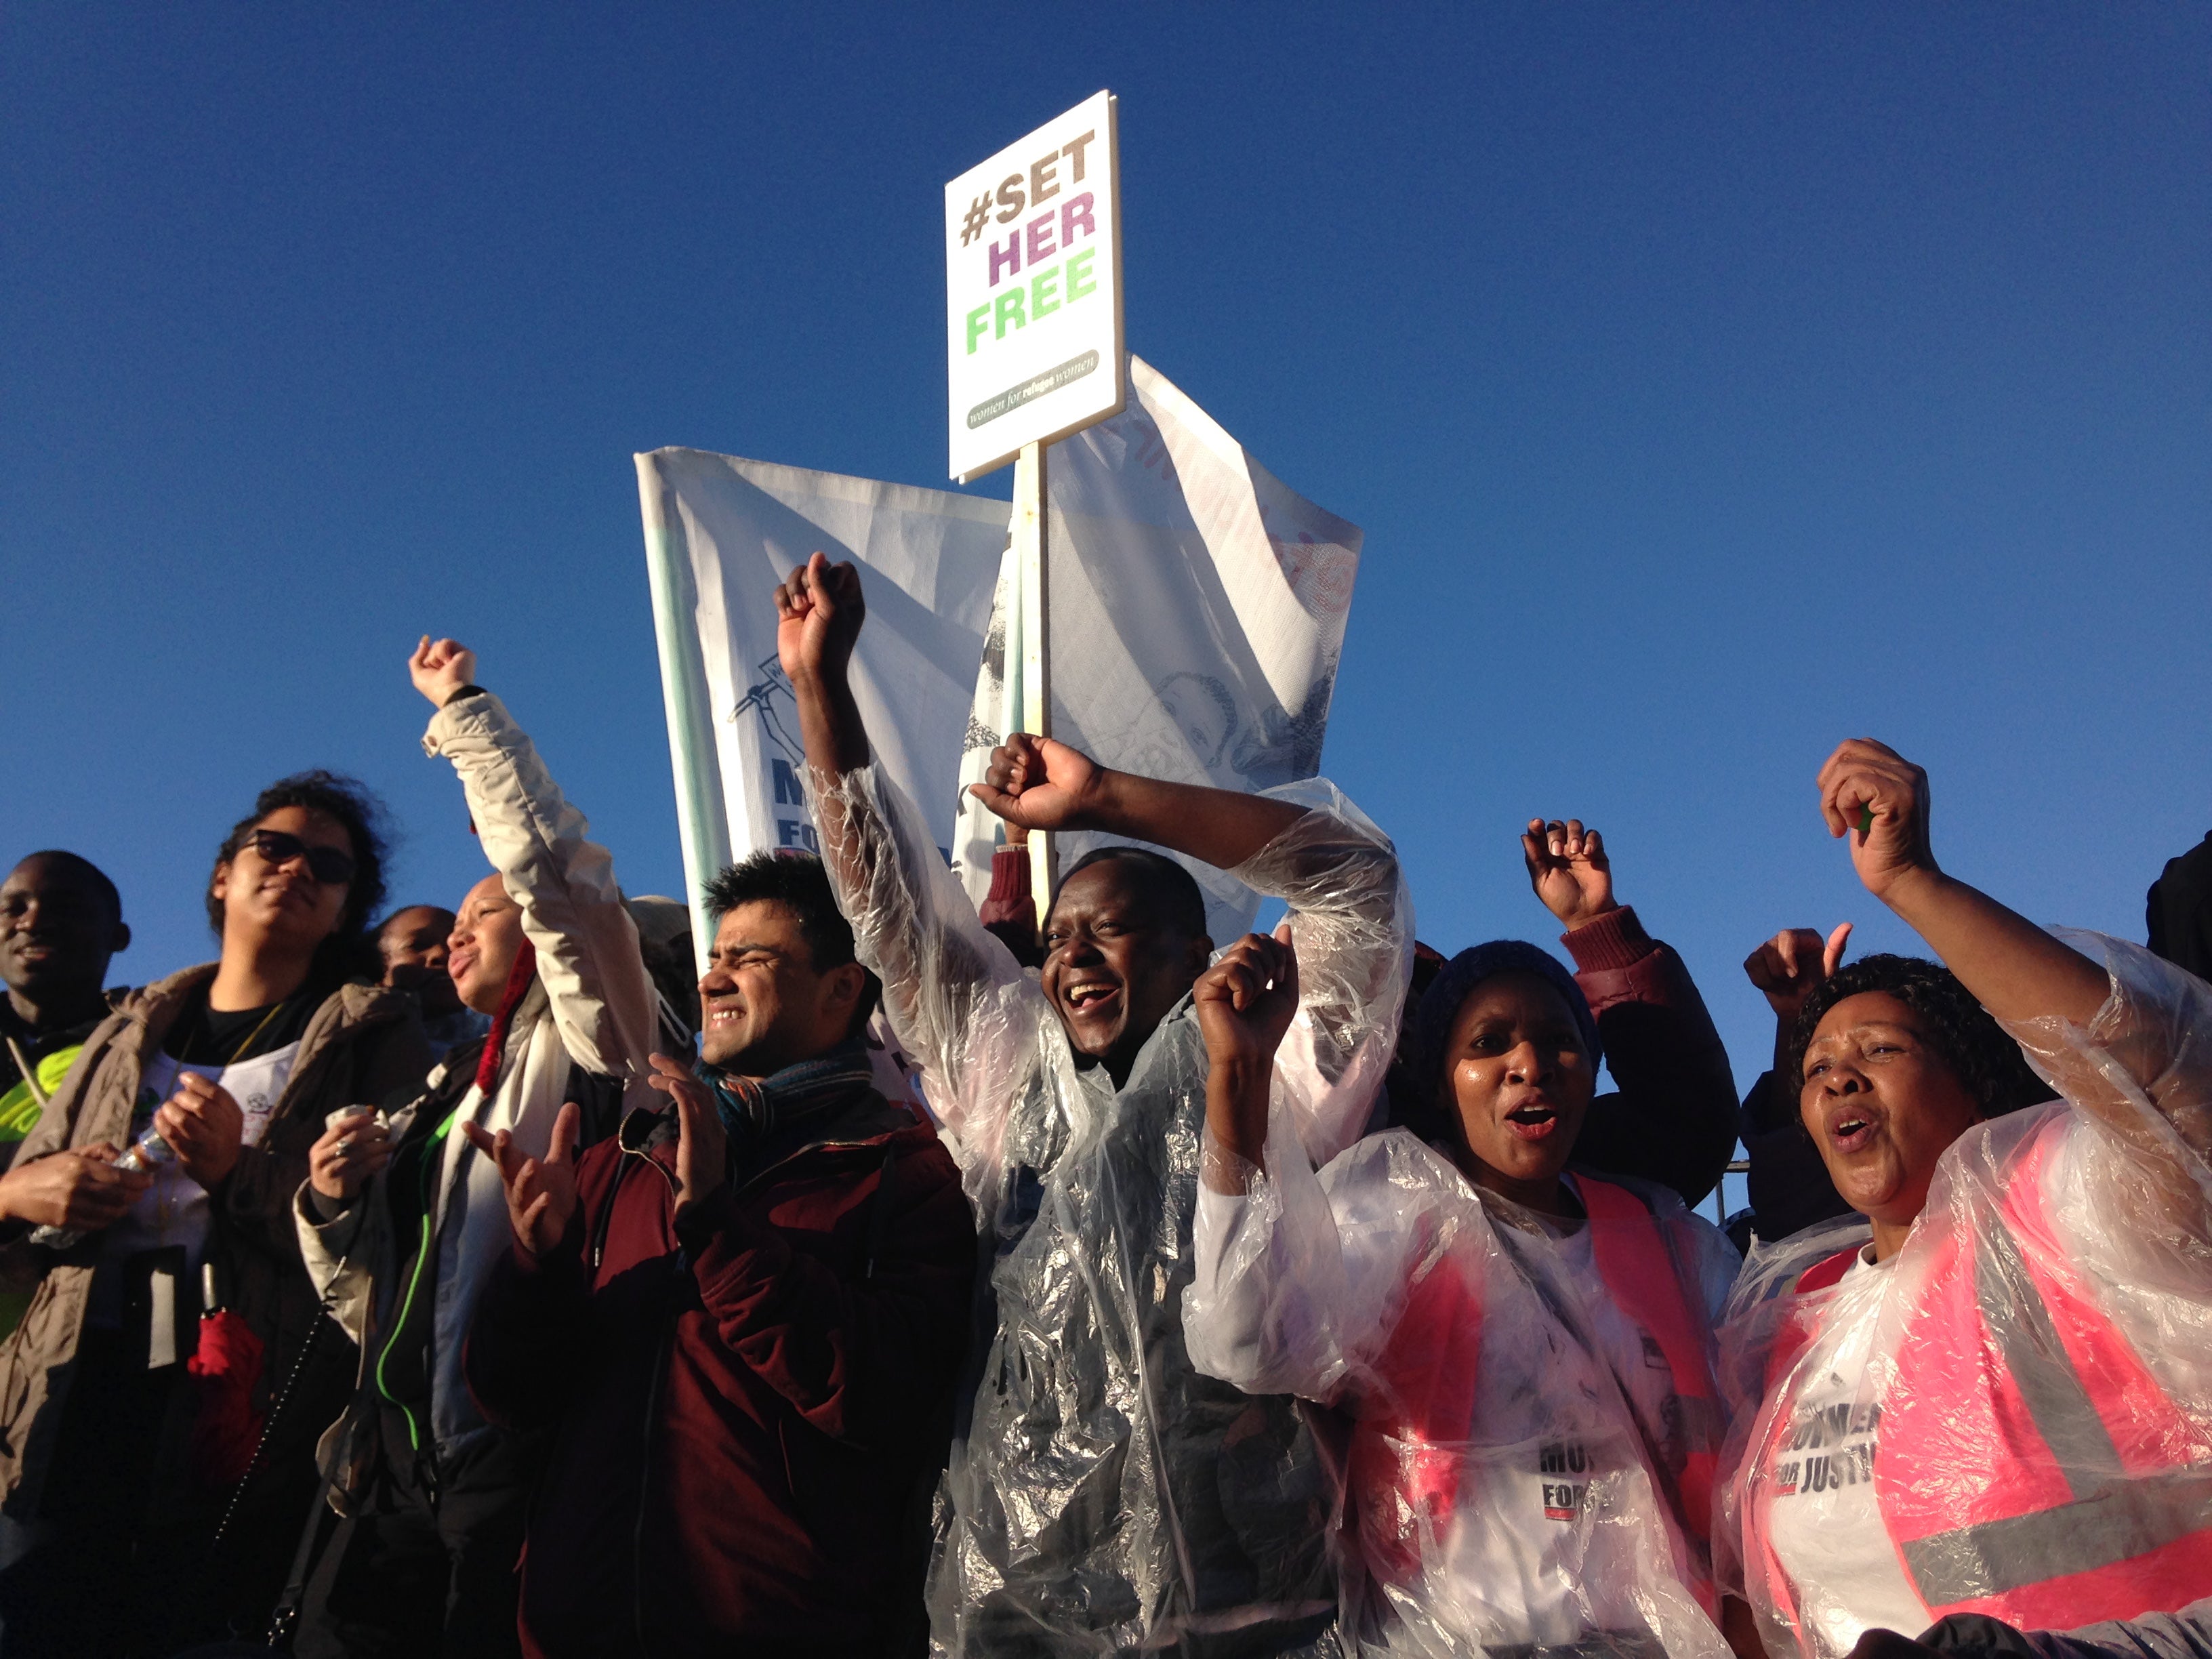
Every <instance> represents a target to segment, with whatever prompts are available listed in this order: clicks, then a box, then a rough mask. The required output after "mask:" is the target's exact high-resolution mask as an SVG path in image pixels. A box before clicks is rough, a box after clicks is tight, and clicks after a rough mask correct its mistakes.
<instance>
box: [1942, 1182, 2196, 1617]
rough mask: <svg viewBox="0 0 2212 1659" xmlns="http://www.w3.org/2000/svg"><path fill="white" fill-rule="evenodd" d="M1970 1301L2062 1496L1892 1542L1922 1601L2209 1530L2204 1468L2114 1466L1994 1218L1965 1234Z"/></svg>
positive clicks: (2100, 1424) (2013, 1584)
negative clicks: (2024, 1510)
mask: <svg viewBox="0 0 2212 1659" xmlns="http://www.w3.org/2000/svg"><path fill="white" fill-rule="evenodd" d="M1974 1300H1975V1303H1976V1304H1977V1306H1978V1311H1979V1313H1980V1315H1981V1322H1982V1327H1983V1328H1984V1330H1986V1331H1988V1332H1989V1333H1990V1339H1991V1340H1993V1341H1995V1343H1996V1346H1997V1352H1999V1353H2000V1354H2001V1355H2002V1356H2003V1358H2004V1363H2005V1370H2006V1371H2007V1372H2008V1374H2009V1375H2010V1376H2011V1378H2012V1382H2013V1386H2014V1387H2015V1388H2016V1389H2019V1390H2020V1396H2021V1401H2022V1402H2023V1403H2024V1404H2025V1405H2026V1406H2027V1411H2028V1415H2029V1416H2030V1418H2032V1419H2033V1421H2034V1424H2035V1430H2036V1433H2037V1434H2038V1435H2039V1436H2040V1437H2041V1438H2042V1440H2043V1443H2044V1444H2045V1447H2047V1448H2048V1449H2049V1450H2050V1453H2051V1461H2052V1462H2053V1463H2055V1464H2056V1465H2057V1468H2058V1469H2059V1470H2060V1472H2061V1473H2062V1474H2064V1476H2065V1478H2066V1484H2067V1486H2068V1487H2069V1490H2070V1491H2071V1492H2073V1494H2074V1499H2073V1501H2072V1502H2071V1503H2067V1504H2057V1505H2054V1506H2053V1507H2051V1508H2050V1509H2046V1510H2035V1511H2033V1512H2031V1513H2029V1514H2027V1515H2015V1516H2007V1517H2005V1518H2004V1519H2002V1520H2000V1521H1984V1522H1980V1523H1978V1525H1973V1526H1966V1527H1958V1528H1953V1529H1952V1530H1951V1531H1948V1532H1940V1533H1935V1534H1930V1535H1929V1536H1928V1537H1926V1538H1917V1539H1912V1540H1911V1541H1904V1542H1901V1543H1900V1544H1899V1553H1902V1554H1903V1556H1904V1558H1905V1568H1906V1571H1909V1572H1911V1575H1912V1579H1913V1583H1914V1584H1915V1585H1916V1587H1917V1589H1918V1590H1919V1592H1920V1599H1921V1600H1922V1601H1925V1602H1926V1603H1927V1604H1928V1605H1929V1607H1950V1606H1954V1605H1956V1604H1957V1603H1959V1602H1961V1601H1974V1600H1976V1599H1978V1598H1980V1597H1982V1596H1987V1595H2002V1594H2003V1593H2004V1592H2006V1591H2008V1590H2014V1589H2020V1588H2021V1586H2022V1585H2025V1584H2035V1583H2042V1582H2043V1581H2044V1580H2045V1579H2046V1578H2057V1577H2063V1576H2064V1575H2066V1574H2068V1573H2072V1572H2088V1571H2093V1570H2094V1569H2096V1568H2098V1567H2108V1566H2111V1565H2112V1564H2113V1563H2114V1562H2117V1561H2126V1560H2130V1559H2133V1558H2134V1557H2136V1556H2138V1555H2147V1554H2148V1553H2150V1552H2151V1551H2153V1550H2155V1549H2159V1548H2162V1547H2164V1546H2166V1545H2167V1544H2171V1543H2172V1542H2173V1541H2175V1540H2177V1539H2180V1538H2185V1537H2187V1536H2188V1535H2189V1534H2191V1533H2193V1532H2199V1531H2203V1530H2205V1529H2206V1528H2212V1470H2205V1469H2201V1468H2199V1469H2177V1470H2172V1471H2170V1472H2168V1473H2166V1474H2159V1475H2151V1476H2146V1477H2143V1478H2141V1479H2130V1477H2129V1476H2128V1475H2127V1474H2125V1473H2124V1471H2123V1470H2122V1468H2121V1467H2120V1455H2119V1449H2118V1447H2116V1446H2114V1445H2113V1443H2112V1434H2111V1431H2109V1430H2107V1429H2106V1426H2105V1419H2103V1417H2102V1416H2100V1414H2099V1413H2098V1411H2097V1407H2096V1403H2095V1402H2094V1401H2092V1400H2091V1399H2090V1397H2089V1391H2088V1390H2087V1389H2086V1388H2084V1387H2083V1386H2082V1383H2081V1375H2080V1373H2079V1372H2077V1371H2076V1370H2075V1367H2074V1362H2073V1358H2072V1357H2071V1356H2070V1355H2069V1354H2068V1353H2067V1352H2066V1346H2065V1344H2064V1343H2063V1342H2062V1341H2060V1340H2059V1337H2058V1328H2057V1325H2056V1324H2054V1323H2053V1322H2052V1320H2051V1310H2050V1308H2049V1307H2048V1305H2046V1304H2045V1302H2044V1299H2043V1295H2042V1292H2041V1291H2039V1290H2038V1289H2037V1287H2036V1283H2035V1279H2034V1278H2033V1275H2032V1274H2031V1273H2029V1272H2028V1268H2027V1261H2025V1260H2024V1259H2023V1258H2022V1256H2021V1251H2020V1245H2019V1243H2018V1241H2017V1240H2015V1238H2014V1237H2013V1236H2012V1234H2011V1232H2010V1231H2009V1230H2008V1229H2007V1228H2006V1227H2005V1226H2004V1225H2003V1223H2002V1221H1996V1222H1995V1224H1994V1225H1991V1226H1990V1228H1988V1229H1987V1230H1985V1231H1980V1232H1978V1234H1977V1236H1976V1238H1975V1242H1974Z"/></svg>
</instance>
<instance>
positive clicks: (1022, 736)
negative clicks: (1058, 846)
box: [968, 732, 1106, 829]
mask: <svg viewBox="0 0 2212 1659" xmlns="http://www.w3.org/2000/svg"><path fill="white" fill-rule="evenodd" d="M1105 775H1106V769H1105V768H1103V766H1100V765H1099V764H1098V763H1097V762H1096V761H1094V760H1092V759H1091V757H1090V756H1088V755H1086V754H1085V753H1084V752H1083V751H1082V750H1079V749H1071V748H1069V747H1068V746H1067V745H1066V744H1064V743H1055V742H1054V741H1053V740H1052V739H1051V738H1040V737H1036V736H1033V735H1031V734H1030V732H1012V733H1010V734H1009V735H1008V736H1007V738H1006V742H1004V743H1002V744H1000V745H999V746H998V747H997V748H996V749H994V750H992V751H991V764H990V766H989V767H988V768H987V769H986V770H985V772H984V774H983V781H982V782H981V783H971V784H969V786H968V787H969V791H970V792H971V793H973V794H974V795H975V799H978V800H980V801H981V802H982V803H983V805H986V806H987V807H989V808H990V809H991V811H994V812H995V813H997V814H998V815H999V816H1000V817H1002V818H1004V819H1005V820H1006V822H1007V823H1012V824H1016V825H1018V826H1019V827H1021V828H1022V829H1091V828H1093V827H1094V826H1093V824H1092V822H1091V810H1092V808H1093V806H1094V805H1096V803H1097V795H1098V792H1099V789H1100V787H1101V785H1102V783H1103V780H1104V777H1105Z"/></svg>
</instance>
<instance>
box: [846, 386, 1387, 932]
mask: <svg viewBox="0 0 2212 1659" xmlns="http://www.w3.org/2000/svg"><path fill="white" fill-rule="evenodd" d="M1045 477H1046V495H1047V499H1048V507H1049V509H1050V511H1049V518H1048V525H1047V538H1048V539H1047V561H1048V562H1047V567H1046V568H1047V580H1046V584H1045V586H1046V595H1047V601H1048V605H1049V607H1050V616H1049V620H1048V624H1047V633H1048V636H1049V641H1048V642H1049V647H1050V662H1051V685H1052V734H1053V736H1054V737H1055V738H1059V739H1060V741H1062V742H1064V743H1068V744H1073V745H1074V746H1075V747H1076V748H1078V749H1080V750H1083V751H1084V752H1085V754H1087V755H1090V756H1091V757H1093V758H1094V759H1096V760H1097V761H1099V762H1100V763H1103V764H1104V765H1107V766H1110V767H1114V768H1115V769H1118V770H1123V771H1129V772H1138V773H1142V774H1143V775H1146V776H1147V777H1155V778H1165V779H1169V780H1171V781H1176V782H1179V783H1206V784H1213V785H1215V786H1217V787H1221V788H1224V789H1242V790H1253V789H1264V788H1267V787H1270V786H1272V785H1274V784H1279V783H1288V782H1290V781H1292V780H1293V779H1297V778H1310V777H1311V776H1313V775H1314V774H1315V773H1316V771H1317V770H1318V769H1319V768H1320V764H1321V748H1322V733H1323V732H1324V731H1325V730H1326V729H1327V726H1328V706H1329V698H1330V696H1331V695H1332V693H1333V692H1334V690H1335V685H1336V668H1337V661H1338V659H1339V657H1340V654H1341V653H1342V651H1343V648H1344V627H1345V623H1346V619H1347V618H1348V617H1349V616H1350V615H1351V611H1352V581H1353V579H1354V578H1355V577H1356V576H1357V575H1358V570H1359V548H1360V541H1361V532H1360V531H1359V530H1358V527H1357V526H1353V525H1350V524H1347V523H1346V522H1345V521H1344V520H1341V519H1340V518H1338V517H1336V516H1335V515H1334V514H1333V513H1328V512H1325V511H1323V510H1322V508H1320V507H1316V506H1315V505H1314V504H1313V503H1312V502H1311V501H1307V500H1306V499H1305V498H1304V496H1302V495H1298V494H1297V493H1296V492H1295V491H1294V490H1292V489H1290V488H1289V487H1288V486H1286V485H1285V484H1284V483H1282V482H1281V480H1279V479H1278V478H1277V477H1275V475H1274V474H1273V473H1272V472H1270V471H1267V468H1266V467H1264V466H1262V465H1260V463H1259V462H1257V461H1255V460H1254V459H1252V458H1251V456H1249V454H1247V453H1245V451H1244V448H1243V445H1241V444H1239V443H1238V442H1237V441H1236V440H1235V439H1234V438H1232V437H1231V436H1230V435H1229V434H1228V433H1227V432H1225V431H1224V430H1223V429H1222V428H1221V426H1220V425H1219V423H1218V422H1216V421H1215V420H1214V419H1213V418H1212V416H1209V415H1208V414H1206V411H1205V410H1202V409H1200V408H1199V406H1198V405H1197V404H1194V403H1193V402H1192V401H1191V400H1190V399H1189V398H1187V397H1185V396H1184V395H1183V393H1182V392H1180V391H1178V390H1177V389H1176V387H1175V386H1173V385H1172V384H1171V383H1170V381H1169V380H1167V379H1166V377H1165V376H1164V375H1162V374H1159V372H1158V370H1156V369H1154V368H1152V367H1151V366H1150V365H1148V364H1146V363H1145V362H1142V361H1141V360H1139V359H1138V358H1135V357H1132V358H1131V359H1130V360H1129V404H1128V407H1127V409H1126V410H1123V412H1122V413H1121V414H1120V415H1117V416H1115V417H1114V418H1113V419H1112V420H1110V421H1105V422H1100V423H1099V424H1098V425H1097V426H1094V427H1091V428H1088V429H1087V430H1085V431H1083V432H1080V433H1078V434H1077V435H1075V436H1074V437H1073V438H1068V439H1066V440H1063V441H1061V442H1060V443H1057V444H1054V446H1052V448H1051V450H1050V451H1049V452H1048V457H1047V465H1046V474H1045ZM1008 574H1009V576H1010V577H1012V576H1013V573H1012V572H1009V573H1008ZM1002 586H1004V587H1006V588H1009V589H1011V587H1012V580H1008V581H1006V582H1004V583H1002ZM998 609H999V612H1000V616H1001V617H1003V618H1004V623H1003V628H1002V625H1001V623H1000V622H996V621H994V624H993V628H992V635H991V638H992V644H993V649H992V650H991V651H990V652H989V653H987V656H986V659H985V661H984V663H983V665H982V669H981V672H980V673H979V674H978V676H977V677H976V683H975V695H974V696H973V697H972V698H971V699H969V747H968V750H967V752H966V754H965V755H964V756H963V760H962V774H961V775H962V781H963V783H964V782H966V781H970V780H972V779H975V778H978V777H980V776H981V775H982V768H983V765H984V763H985V761H986V759H987V756H988V752H989V750H990V747H991V745H992V744H994V743H995V742H996V741H997V740H998V736H997V734H998V732H1000V731H1002V730H1003V729H1005V720H1004V718H1003V716H1002V715H1001V714H999V712H998V711H1000V709H1002V708H1003V707H1004V704H1005V701H1006V698H1005V691H1004V689H1003V683H1002V678H1001V675H1002V672H1003V667H1002V665H1003V664H1004V662H1005V661H1006V653H1007V651H1008V650H1009V649H1011V650H1012V653H1014V655H1015V658H1016V659H1017V660H1018V654H1019V650H1020V647H1019V643H1018V632H1019V617H1020V616H1021V606H1020V605H1019V604H1018V602H1013V601H1012V597H1011V594H1010V593H1009V592H1001V594H1000V602H999V607H998ZM871 625H872V623H871ZM1002 641H1006V643H1004V644H1002ZM996 822H997V821H996V820H995V819H994V818H993V817H991V816H990V814H989V813H988V812H987V811H984V810H983V809H982V807H981V806H980V805H976V804H975V802H974V800H973V799H972V797H963V821H962V823H961V826H960V830H959V839H958V841H957V843H956V845H955V852H956V854H957V859H956V861H957V864H958V865H959V866H960V868H961V872H962V875H963V879H964V880H965V881H966V882H967V884H968V890H969V894H970V895H971V896H973V897H974V898H975V900H976V901H977V902H978V903H980V902H981V900H982V897H983V895H984V893H985V892H986V891H987V890H988V887H989V881H990V860H989V852H990V848H991V845H992V842H993V841H994V839H995V838H996ZM1109 839H1110V838H1109V837H1106V836H1092V835H1064V836H1060V844H1059V849H1058V850H1059V857H1060V867H1061V869H1063V870H1065V869H1066V868H1067V867H1068V866H1070V865H1071V864H1073V862H1074V861H1075V860H1077V859H1079V858H1080V857H1081V856H1082V855H1083V854H1085V853H1086V852H1088V851H1090V850H1091V848H1093V847H1096V846H1099V845H1103V844H1104V842H1106V841H1108V840H1109ZM1182 862H1183V863H1184V865H1185V866H1187V867H1188V869H1189V870H1190V872H1191V873H1192V874H1193V875H1194V876H1195V877H1197V878H1198V881H1199V884H1200V888H1201V889H1203V890H1204V891H1205V893H1206V900H1207V903H1206V911H1207V923H1208V926H1209V927H1210V928H1211V929H1212V933H1213V938H1214V941H1215V943H1216V944H1218V945H1226V944H1228V943H1229V942H1230V940H1231V939H1235V938H1237V936H1238V935H1239V934H1241V933H1244V932H1245V931H1246V930H1247V929H1249V927H1251V925H1252V920H1253V917H1254V915H1255V914H1256V912H1257V910H1258V908H1259V901H1258V898H1257V896H1255V895H1254V894H1253V893H1252V892H1251V890H1249V889H1248V888H1246V887H1244V886H1243V884H1240V883H1238V882H1235V881H1232V880H1231V879H1230V878H1228V877H1227V876H1225V875H1224V874H1223V873H1222V872H1219V871H1217V870H1214V869H1212V867H1211V866H1206V865H1204V864H1201V863H1199V862H1198V861H1197V860H1192V859H1185V860H1182Z"/></svg>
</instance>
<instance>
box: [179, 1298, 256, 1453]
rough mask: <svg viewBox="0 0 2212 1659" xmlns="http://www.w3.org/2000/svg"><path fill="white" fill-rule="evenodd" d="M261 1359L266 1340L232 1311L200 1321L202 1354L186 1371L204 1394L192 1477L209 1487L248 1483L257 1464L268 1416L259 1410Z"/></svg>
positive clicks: (195, 1431)
mask: <svg viewBox="0 0 2212 1659" xmlns="http://www.w3.org/2000/svg"><path fill="white" fill-rule="evenodd" d="M261 1359H262V1348H261V1339H260V1338H259V1337H258V1336H256V1335H254V1334H253V1331H252V1327H250V1326H248V1325H247V1324H246V1322H245V1321H244V1320H243V1319H240V1317H239V1316H237V1315H236V1314H234V1313H233V1312H232V1311H231V1310H229V1309H228V1308H220V1309H217V1310H215V1311H214V1312H212V1313H208V1314H204V1315H202V1316H200V1347H199V1352H197V1353H196V1354H194V1355H193V1356H192V1357H191V1358H190V1359H187V1360H186V1361H185V1370H186V1371H187V1372H188V1373H189V1374H190V1375H191V1376H192V1377H193V1379H194V1382H195V1386H196V1387H197V1391H198V1394H199V1415H198V1418H197V1420H196V1421H195V1422H194V1423H193V1425H192V1449H191V1457H192V1473H193V1474H194V1475H195V1476H197V1478H198V1480H200V1481H202V1482H203V1483H204V1484H205V1485H207V1486H230V1485H233V1484H234V1483H235V1482H237V1481H240V1480H244V1479H245V1478H246V1468H247V1467H248V1466H249V1465H250V1464H251V1463H252V1462H253V1452H254V1448H255V1447H256V1446H258V1444H259V1443H260V1441H261V1425H262V1413H259V1412H258V1411H256V1410H254V1409H253V1389H254V1385H255V1384H256V1383H258V1382H260V1380H261Z"/></svg>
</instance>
